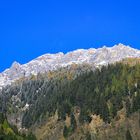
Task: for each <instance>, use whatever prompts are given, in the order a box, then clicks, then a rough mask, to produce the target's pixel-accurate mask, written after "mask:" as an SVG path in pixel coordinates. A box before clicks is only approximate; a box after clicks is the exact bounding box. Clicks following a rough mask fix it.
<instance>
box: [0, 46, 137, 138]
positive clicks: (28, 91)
mask: <svg viewBox="0 0 140 140" xmlns="http://www.w3.org/2000/svg"><path fill="white" fill-rule="evenodd" d="M0 75H1V79H0V80H1V81H0V82H1V90H0V121H1V120H2V121H1V122H0V138H6V139H7V137H8V138H9V139H10V138H11V139H12V138H14V139H15V138H17V139H18V138H19V139H20V138H21V139H36V138H37V140H103V139H104V140H118V139H119V140H132V139H133V140H139V138H140V51H139V50H136V49H133V48H131V47H129V46H125V45H122V44H119V45H115V46H113V47H111V48H109V47H102V48H99V49H88V50H84V49H79V50H75V51H72V52H69V53H67V54H63V53H57V54H45V55H43V56H40V57H38V58H36V59H34V60H32V61H30V62H29V63H27V64H24V65H21V64H19V63H18V62H14V63H13V64H12V66H11V68H9V69H7V70H5V71H4V72H2V73H1V74H0ZM16 127H17V129H16ZM35 136H36V138H35ZM31 137H32V138H31Z"/></svg>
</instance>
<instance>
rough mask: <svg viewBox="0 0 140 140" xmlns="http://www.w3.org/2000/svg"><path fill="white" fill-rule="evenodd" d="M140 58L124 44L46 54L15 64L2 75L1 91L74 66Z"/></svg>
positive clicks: (0, 78) (96, 65)
mask: <svg viewBox="0 0 140 140" xmlns="http://www.w3.org/2000/svg"><path fill="white" fill-rule="evenodd" d="M129 57H134V58H135V57H140V50H137V49H133V48H131V47H129V46H125V45H123V44H118V45H115V46H113V47H106V46H104V47H102V48H99V49H94V48H91V49H87V50H86V49H78V50H75V51H72V52H68V53H66V54H63V53H57V54H45V55H42V56H40V57H38V58H36V59H34V60H32V61H30V62H29V63H27V64H23V65H21V64H19V63H18V62H14V63H13V64H12V66H11V68H9V69H6V70H5V71H4V72H2V73H0V89H2V87H5V86H6V85H10V84H11V83H13V82H15V81H16V80H19V79H20V78H24V77H29V76H31V75H37V74H38V73H45V72H49V71H53V70H57V69H59V68H63V67H67V66H69V65H72V64H90V65H92V66H95V67H99V66H102V65H107V64H109V63H114V62H117V61H120V60H122V59H124V58H129Z"/></svg>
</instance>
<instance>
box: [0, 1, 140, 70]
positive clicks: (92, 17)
mask: <svg viewBox="0 0 140 140" xmlns="http://www.w3.org/2000/svg"><path fill="white" fill-rule="evenodd" d="M139 7H140V1H139V0H39V1H37V0H17V1H16V0H15V1H14V0H9V1H8V0H1V1H0V71H3V70H4V69H5V68H7V67H10V65H11V63H12V62H13V61H15V60H16V61H18V62H20V63H22V64H23V63H26V62H28V61H30V60H32V59H33V58H36V57H37V56H39V55H42V54H44V53H48V52H49V53H56V52H60V51H62V52H68V51H70V50H75V49H77V48H91V47H94V48H98V47H101V46H103V45H107V46H113V45H114V44H118V43H123V44H126V45H131V46H133V47H134V48H139V49H140V46H139V45H140V28H139V26H140V8H139Z"/></svg>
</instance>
